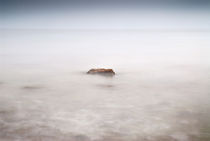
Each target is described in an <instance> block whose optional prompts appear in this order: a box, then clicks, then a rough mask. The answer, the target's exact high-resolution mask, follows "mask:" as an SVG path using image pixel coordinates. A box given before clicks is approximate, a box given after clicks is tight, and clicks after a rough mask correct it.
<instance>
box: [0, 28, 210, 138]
mask: <svg viewBox="0 0 210 141" xmlns="http://www.w3.org/2000/svg"><path fill="white" fill-rule="evenodd" d="M1 33H3V34H2V39H1V40H0V42H1V48H0V68H1V69H0V139H1V140H2V141H40V140H43V141H48V140H49V141H58V140H59V141H89V140H93V141H128V140H129V141H139V140H141V141H143V140H145V141H207V140H209V139H210V134H209V133H210V121H209V119H210V114H209V110H210V103H209V100H210V95H209V86H210V62H209V55H208V54H209V52H210V50H209V46H210V34H209V32H159V31H149V32H148V31H147V32H146V31H138V30H136V31H133V30H131V31H130V30H124V31H123V30H120V31H118V30H116V31H115V30H110V31H108V30H105V31H103V30H102V31H99V30H48V31H43V30H1ZM98 67H105V68H112V69H114V71H115V72H116V76H114V77H108V78H107V77H103V76H95V75H94V76H92V75H87V74H86V72H87V71H88V70H89V69H91V68H98Z"/></svg>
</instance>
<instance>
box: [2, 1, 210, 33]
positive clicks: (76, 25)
mask: <svg viewBox="0 0 210 141" xmlns="http://www.w3.org/2000/svg"><path fill="white" fill-rule="evenodd" d="M0 11H1V12H0V28H1V29H13V28H15V29H16V28H17V29H19V28H20V29H140V30H202V31H203V30H204V31H207V30H210V26H209V25H210V16H209V15H210V1H209V0H0Z"/></svg>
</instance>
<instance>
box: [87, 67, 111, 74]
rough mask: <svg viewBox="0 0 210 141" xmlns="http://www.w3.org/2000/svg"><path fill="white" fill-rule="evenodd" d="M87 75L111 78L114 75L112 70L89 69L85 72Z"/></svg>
mask: <svg viewBox="0 0 210 141" xmlns="http://www.w3.org/2000/svg"><path fill="white" fill-rule="evenodd" d="M87 74H100V75H108V76H113V75H115V72H114V71H113V70H112V69H104V68H98V69H90V70H89V71H88V72H87Z"/></svg>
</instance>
